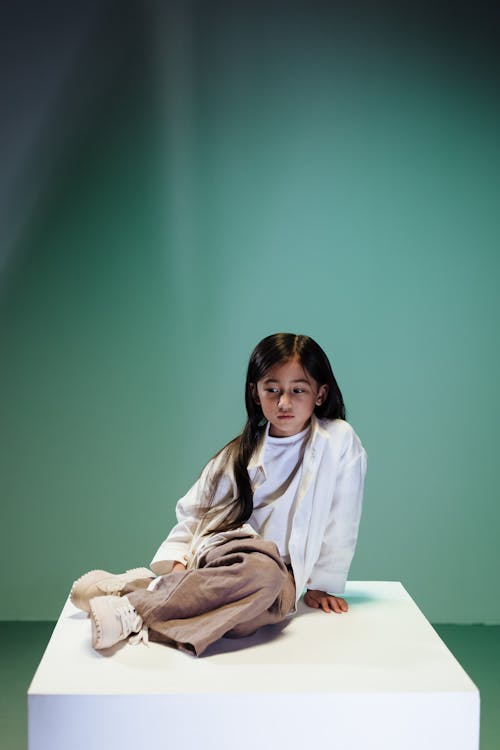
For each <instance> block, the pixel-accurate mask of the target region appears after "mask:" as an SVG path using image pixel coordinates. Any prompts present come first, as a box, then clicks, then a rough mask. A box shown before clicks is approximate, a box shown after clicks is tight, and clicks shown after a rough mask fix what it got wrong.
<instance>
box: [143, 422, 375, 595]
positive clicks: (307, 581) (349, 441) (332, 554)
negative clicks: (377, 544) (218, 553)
mask: <svg viewBox="0 0 500 750" xmlns="http://www.w3.org/2000/svg"><path fill="white" fill-rule="evenodd" d="M266 439H267V430H265V431H264V432H263V435H262V438H261V441H260V443H259V445H258V446H257V448H256V450H255V452H254V454H253V455H252V457H251V459H250V462H249V464H248V473H249V476H250V481H251V483H252V487H253V489H254V490H255V489H256V488H257V487H258V486H259V485H260V484H262V482H263V481H264V480H265V478H266V473H265V466H264V464H263V460H262V459H263V456H264V451H265V447H266ZM223 460H224V452H222V454H219V455H218V456H217V457H216V458H214V459H212V460H211V461H209V463H208V464H207V465H206V466H205V468H204V469H203V471H202V473H201V475H200V477H199V479H198V481H197V482H196V483H195V484H194V485H193V486H192V487H191V489H190V490H189V492H188V493H187V494H186V495H184V497H182V498H181V499H180V500H179V502H178V503H177V507H176V514H177V520H178V523H177V524H176V525H175V526H174V528H173V529H172V531H171V532H170V534H169V535H168V537H167V538H166V539H165V541H164V542H163V544H162V545H161V546H160V548H159V549H158V552H157V553H156V555H155V556H154V558H153V561H152V563H151V569H152V570H153V571H154V572H155V573H156V574H157V575H164V574H166V573H169V572H170V570H171V569H172V567H173V564H174V562H175V561H179V562H182V563H184V564H187V565H188V567H193V566H195V565H196V560H197V558H198V555H199V554H200V552H201V551H203V550H206V549H207V547H208V546H212V545H214V544H219V543H220V542H221V541H224V540H226V539H232V538H234V537H235V536H248V535H250V536H258V534H257V532H256V531H255V530H254V529H252V527H251V526H250V525H249V524H248V523H246V524H244V525H243V526H242V527H240V528H239V529H238V530H236V531H230V532H223V533H222V534H212V535H206V533H204V532H206V531H207V529H208V528H209V526H207V522H206V520H205V519H204V518H201V519H200V517H199V515H197V513H196V509H197V508H199V507H200V506H203V505H204V504H206V499H204V498H205V496H204V492H205V490H206V487H207V482H208V481H209V478H210V476H212V475H213V472H214V471H216V470H217V467H218V466H220V463H221V462H222V461H223ZM365 474H366V452H365V450H364V448H363V446H362V444H361V441H360V439H359V437H358V436H357V435H356V433H355V432H354V430H353V428H352V427H351V425H350V424H349V423H348V422H345V421H344V420H343V419H334V420H330V419H318V418H317V417H316V416H315V415H314V414H313V415H312V417H311V434H310V436H309V439H308V441H307V444H306V448H305V451H304V458H303V466H302V476H301V480H300V484H299V488H298V497H297V503H296V509H295V513H294V517H293V521H292V529H291V534H290V540H289V552H290V562H291V565H292V569H293V574H294V577H295V584H296V588H297V599H298V598H299V597H300V595H301V594H302V592H303V590H304V589H305V588H309V589H319V590H321V591H327V592H328V593H330V594H337V595H341V594H343V593H344V590H345V583H346V580H347V574H348V572H349V567H350V565H351V561H352V558H353V555H354V550H355V548H356V541H357V537H358V528H359V521H360V517H361V508H362V503H363V486H364V479H365ZM235 492H236V485H235V482H234V477H233V474H232V469H231V468H229V469H228V470H226V471H225V472H224V474H223V476H222V479H221V481H220V483H219V486H218V488H217V492H216V495H215V498H214V507H218V506H219V505H220V506H221V508H223V507H224V506H225V505H226V504H227V502H229V501H230V500H231V499H232V498H234V497H235ZM222 517H223V511H222V510H221V514H220V515H218V516H217V515H216V516H215V518H214V519H213V521H211V523H210V526H215V525H216V524H217V523H218V521H219V520H220V519H221V518H222Z"/></svg>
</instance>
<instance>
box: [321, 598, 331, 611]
mask: <svg viewBox="0 0 500 750" xmlns="http://www.w3.org/2000/svg"><path fill="white" fill-rule="evenodd" d="M321 609H322V610H323V612H330V601H329V599H328V598H327V597H322V598H321Z"/></svg>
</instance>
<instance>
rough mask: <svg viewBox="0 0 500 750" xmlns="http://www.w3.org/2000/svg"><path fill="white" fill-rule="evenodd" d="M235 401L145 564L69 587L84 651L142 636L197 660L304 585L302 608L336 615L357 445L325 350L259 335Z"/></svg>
mask: <svg viewBox="0 0 500 750" xmlns="http://www.w3.org/2000/svg"><path fill="white" fill-rule="evenodd" d="M245 404H246V410H247V414H248V419H247V422H246V425H245V428H244V430H243V432H242V433H241V435H238V437H236V438H235V439H234V440H232V441H231V442H230V443H228V444H227V445H226V446H225V447H224V448H222V450H221V451H219V453H217V454H216V455H215V456H214V458H212V459H211V461H210V462H209V463H208V464H207V466H206V467H205V468H204V469H203V471H202V473H201V476H200V477H199V479H198V481H197V482H196V483H195V484H194V486H193V487H192V488H191V489H190V490H189V492H188V493H187V494H186V495H185V496H184V497H183V498H181V499H180V500H179V502H178V503H177V511H176V512H177V519H178V523H177V524H176V526H174V528H173V529H172V531H171V532H170V534H169V535H168V537H167V539H166V540H165V541H164V542H163V544H162V545H161V546H160V548H159V550H158V552H157V553H156V555H155V557H154V559H153V561H152V563H151V570H148V569H147V568H136V569H134V570H131V571H128V572H127V573H125V574H123V575H112V574H110V573H107V572H106V571H102V570H97V571H91V572H90V573H87V574H86V575H84V576H82V578H80V579H79V580H78V581H76V582H75V584H74V585H73V588H72V591H71V599H72V601H73V603H74V604H75V605H76V606H77V607H80V608H81V609H83V610H86V611H88V612H89V613H90V617H91V622H92V638H93V647H94V648H95V649H105V648H108V647H110V646H113V645H114V644H115V643H118V642H119V641H121V640H124V639H126V638H129V637H130V638H129V642H131V643H137V642H139V641H141V640H142V641H145V642H147V639H148V637H149V638H150V639H151V640H155V641H161V642H164V643H169V644H172V645H175V646H176V647H178V648H181V649H184V650H187V651H189V652H191V653H194V654H196V655H200V654H201V653H203V651H204V650H205V649H206V648H207V647H208V646H209V645H210V644H211V643H213V642H214V641H216V640H217V639H219V638H221V637H222V636H229V637H238V636H240V637H241V636H245V635H249V634H251V633H253V632H255V630H257V628H259V627H261V626H263V625H267V624H270V623H276V622H279V621H280V620H283V619H284V618H285V617H286V616H287V615H289V614H291V613H293V612H294V611H295V607H296V603H297V601H298V599H299V597H300V596H301V594H302V592H303V591H304V589H306V593H305V596H304V601H305V603H306V604H307V605H308V606H310V607H314V608H316V609H322V610H324V611H325V612H336V613H338V614H342V613H345V612H347V610H348V605H347V602H346V600H345V599H344V598H343V597H342V596H341V595H342V594H343V593H344V589H345V582H346V579H347V573H348V571H349V566H350V564H351V560H352V557H353V555H354V550H355V546H356V540H357V535H358V526H359V520H360V515H361V506H362V498H363V483H364V477H365V473H366V453H365V451H364V449H363V446H362V445H361V442H360V440H359V438H358V436H357V435H356V433H355V432H354V430H353V428H352V427H351V426H350V425H349V424H348V423H347V422H346V421H345V408H344V402H343V399H342V394H341V392H340V389H339V387H338V385H337V382H336V380H335V377H334V375H333V372H332V369H331V366H330V363H329V361H328V358H327V356H326V355H325V353H324V352H323V350H322V349H321V348H320V346H319V345H318V344H317V343H316V342H315V341H313V339H311V338H309V337H308V336H297V335H295V334H291V333H277V334H274V335H272V336H268V337H266V338H265V339H263V340H262V341H261V342H260V343H259V344H258V345H257V346H256V348H255V349H254V351H253V352H252V354H251V357H250V362H249V365H248V371H247V378H246V386H245ZM133 634H135V635H133Z"/></svg>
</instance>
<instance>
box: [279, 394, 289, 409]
mask: <svg viewBox="0 0 500 750" xmlns="http://www.w3.org/2000/svg"><path fill="white" fill-rule="evenodd" d="M289 407H290V396H287V394H286V393H282V394H281V396H280V397H279V399H278V408H280V409H288V408H289Z"/></svg>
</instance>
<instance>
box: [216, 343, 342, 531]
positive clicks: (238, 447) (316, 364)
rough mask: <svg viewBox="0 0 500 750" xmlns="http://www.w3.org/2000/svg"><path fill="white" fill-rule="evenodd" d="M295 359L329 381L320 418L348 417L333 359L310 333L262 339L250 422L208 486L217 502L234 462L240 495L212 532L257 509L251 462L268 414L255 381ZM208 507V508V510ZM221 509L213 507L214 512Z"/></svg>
mask: <svg viewBox="0 0 500 750" xmlns="http://www.w3.org/2000/svg"><path fill="white" fill-rule="evenodd" d="M291 359H297V360H298V361H299V362H300V364H301V365H302V367H304V369H305V370H306V371H307V372H308V373H309V374H310V375H311V376H312V377H313V378H314V379H315V380H316V382H317V383H318V384H319V385H324V384H326V385H328V392H327V394H326V397H325V399H324V401H322V403H321V404H320V405H319V406H316V407H315V409H314V413H315V414H316V416H317V417H318V418H320V419H322V418H324V419H338V418H340V419H345V406H344V400H343V398H342V394H341V392H340V388H339V387H338V385H337V381H336V380H335V377H334V374H333V371H332V368H331V365H330V362H329V361H328V357H327V356H326V354H325V352H324V351H323V349H322V348H321V347H320V346H319V344H317V343H316V341H314V339H312V338H310V337H309V336H300V335H296V334H294V333H274V334H272V335H271V336H266V338H264V339H262V341H260V342H259V343H258V344H257V346H256V347H255V349H254V350H253V352H252V354H251V355H250V360H249V363H248V369H247V377H246V383H245V406H246V410H247V422H246V424H245V427H244V429H243V432H242V433H241V435H238V436H237V437H236V438H234V440H232V441H231V442H230V443H228V444H227V445H226V446H224V448H222V450H221V451H219V453H217V454H216V455H217V456H219V455H220V454H221V453H224V454H225V456H224V460H223V462H222V465H221V466H219V468H218V469H217V471H216V472H215V474H214V475H213V477H212V479H211V480H210V487H209V488H208V499H209V503H212V502H213V499H214V496H215V492H216V490H217V486H218V484H219V481H220V479H221V477H222V475H223V473H224V471H225V469H226V467H227V466H228V464H230V463H231V462H232V464H233V472H234V479H235V483H236V497H235V498H232V499H231V500H230V501H229V503H228V506H227V509H228V512H227V513H226V515H225V517H224V518H223V520H222V522H221V523H219V524H218V526H217V528H216V529H213V528H211V529H210V532H213V531H216V532H220V531H229V530H231V529H236V528H238V526H241V525H242V524H243V523H245V522H246V521H248V519H249V518H250V516H251V515H252V510H253V490H252V486H251V483H250V477H249V475H248V471H247V466H248V463H249V461H250V458H251V456H252V454H253V453H254V451H255V449H256V448H257V445H258V443H259V439H260V436H261V433H262V430H263V429H264V428H263V427H262V420H263V418H264V415H263V413H262V409H261V406H260V404H258V403H256V401H255V400H254V398H253V395H252V390H251V384H255V385H256V384H257V383H258V381H259V380H261V379H262V378H263V377H264V376H265V374H266V373H267V372H268V370H269V369H270V368H271V367H274V365H278V364H283V363H285V362H287V361H289V360H291ZM206 510H207V509H206V507H205V512H206ZM216 510H220V508H219V509H215V508H213V509H212V510H211V511H209V514H211V512H214V511H216Z"/></svg>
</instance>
